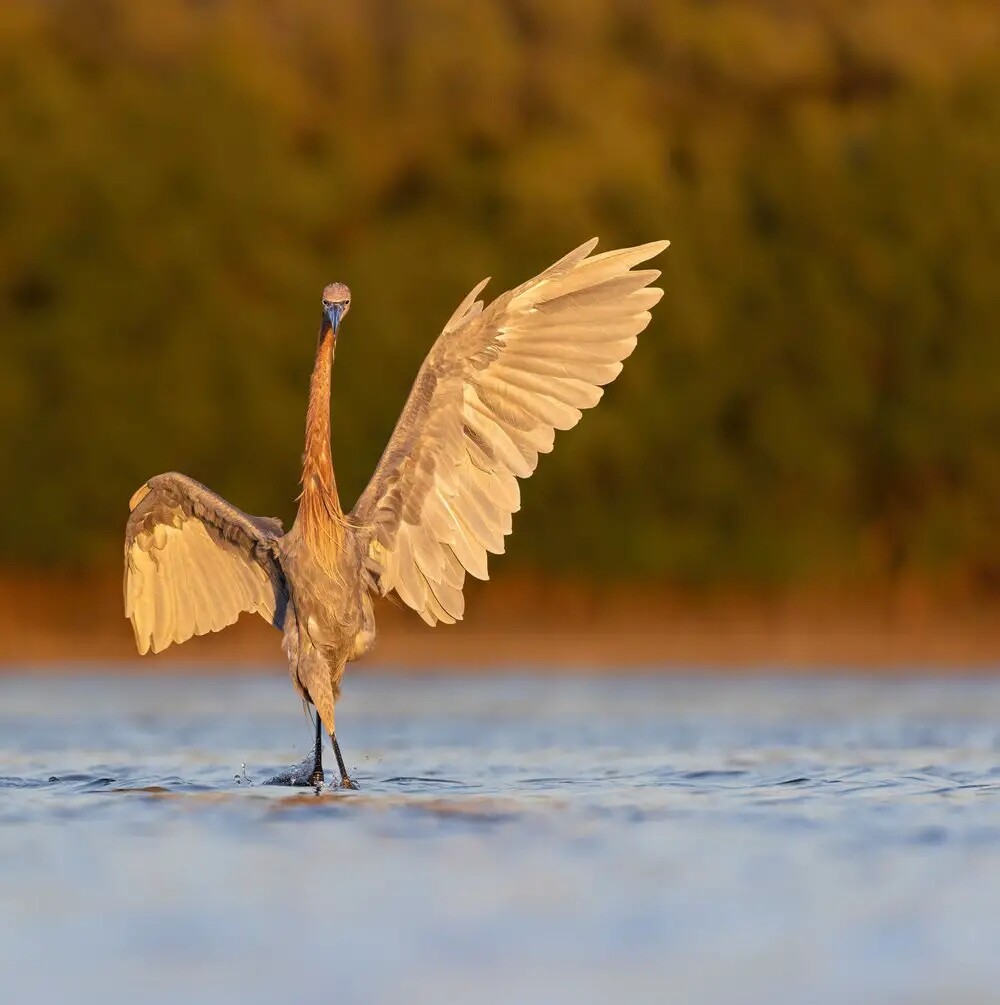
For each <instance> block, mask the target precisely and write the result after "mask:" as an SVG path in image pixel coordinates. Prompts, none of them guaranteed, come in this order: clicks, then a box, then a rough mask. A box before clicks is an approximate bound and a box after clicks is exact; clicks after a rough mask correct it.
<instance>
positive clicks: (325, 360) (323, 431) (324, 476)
mask: <svg viewBox="0 0 1000 1005" xmlns="http://www.w3.org/2000/svg"><path fill="white" fill-rule="evenodd" d="M335 344H336V336H335V335H334V334H333V330H332V329H331V328H330V324H329V322H328V321H327V320H326V319H325V318H324V320H323V326H322V327H321V328H320V331H319V342H318V344H317V346H316V364H315V366H314V367H313V372H312V380H311V381H310V383H309V408H308V411H307V412H306V449H305V455H304V457H303V461H302V495H301V496H300V498H299V514H298V518H297V521H296V522H298V520H301V521H302V525H303V529H304V530H305V531H306V533H307V534H309V535H310V536H311V537H313V538H315V539H317V540H319V539H320V538H321V537H322V538H325V539H328V538H329V537H330V535H331V534H332V535H333V537H334V538H335V539H336V538H337V537H339V534H340V527H341V520H342V518H343V515H344V511H343V510H342V509H341V508H340V497H339V496H338V495H337V483H336V480H335V479H334V476H333V459H332V458H331V456H330V371H331V369H332V368H333V352H334V347H335Z"/></svg>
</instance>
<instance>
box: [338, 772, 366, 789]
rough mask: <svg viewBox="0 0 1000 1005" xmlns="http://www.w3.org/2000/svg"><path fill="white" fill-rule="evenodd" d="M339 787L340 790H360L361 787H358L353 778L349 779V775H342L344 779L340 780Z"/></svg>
mask: <svg viewBox="0 0 1000 1005" xmlns="http://www.w3.org/2000/svg"><path fill="white" fill-rule="evenodd" d="M340 787H341V788H342V789H360V788H361V786H360V785H358V783H357V782H356V781H355V780H354V779H353V778H351V776H350V775H344V777H343V778H341V780H340Z"/></svg>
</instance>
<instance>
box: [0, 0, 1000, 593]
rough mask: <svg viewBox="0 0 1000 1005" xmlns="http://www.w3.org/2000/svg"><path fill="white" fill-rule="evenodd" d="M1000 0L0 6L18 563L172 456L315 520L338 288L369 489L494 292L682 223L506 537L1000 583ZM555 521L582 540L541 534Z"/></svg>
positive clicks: (766, 577)
mask: <svg viewBox="0 0 1000 1005" xmlns="http://www.w3.org/2000/svg"><path fill="white" fill-rule="evenodd" d="M998 43H1000V18H998V17H997V7H996V3H995V0H950V2H948V3H941V2H940V0H866V2H858V0H758V2H756V3H745V2H724V0H716V2H706V0H676V2H663V0H661V2H658V3H650V2H649V0H493V2H488V3H487V2H478V0H477V2H475V3H469V2H467V0H421V2H408V0H354V2H347V0H338V2H336V3H331V2H329V0H296V2H295V3H287V4H272V3H266V2H263V0H261V2H242V0H155V2H152V0H148V2H147V0H76V2H72V0H64V2H59V0H47V2H46V0H4V3H3V4H2V6H0V333H2V347H3V365H2V366H0V445H2V452H0V489H2V491H0V525H2V526H3V527H4V531H3V535H2V537H0V561H2V562H5V563H7V564H22V563H31V564H53V565H65V564H85V565H93V564H97V565H105V564H113V563H117V561H118V555H119V552H118V548H119V540H120V533H121V529H122V525H123V522H124V519H125V514H126V502H127V500H128V497H129V495H130V494H131V492H132V491H133V490H134V489H135V488H136V487H137V486H138V485H139V484H140V483H141V482H142V480H143V479H144V478H146V477H147V476H148V475H151V474H153V473H155V472H157V471H160V470H165V469H174V468H176V469H180V470H183V471H186V472H188V473H190V474H192V475H194V476H195V477H197V478H200V479H202V480H203V481H205V482H207V483H208V484H210V485H211V486H212V487H213V488H215V489H217V490H218V491H220V492H222V493H224V494H225V495H227V496H228V497H229V498H231V499H232V500H233V501H234V502H236V503H237V504H239V505H241V506H243V507H244V508H246V509H248V510H249V511H251V512H257V513H269V514H276V515H279V516H282V517H283V518H284V519H285V520H286V523H287V521H288V520H289V519H290V517H291V515H292V514H293V513H294V497H295V495H296V493H297V485H296V483H297V478H298V474H299V462H300V456H301V442H302V426H303V417H304V407H305V396H306V389H307V383H308V374H309V371H310V367H311V363H312V353H313V349H314V338H315V330H316V326H317V323H318V320H319V293H320V290H321V288H322V286H323V285H324V284H325V283H326V282H328V281H330V280H332V279H341V280H345V281H347V282H348V283H350V284H351V286H352V288H353V290H354V294H355V306H354V309H353V311H352V316H351V318H350V320H349V322H348V324H347V326H346V327H345V329H344V337H343V338H342V339H341V342H340V345H339V347H338V365H337V367H336V369H335V373H334V404H333V409H334V432H333V439H334V456H335V458H336V463H337V470H338V480H339V483H340V487H341V494H342V496H343V497H344V500H345V502H347V503H349V502H350V501H352V500H353V498H354V496H355V495H356V494H357V492H359V491H360V489H361V487H362V486H363V484H364V482H365V479H366V478H367V476H368V474H369V473H370V472H371V470H372V468H373V467H374V464H375V461H376V460H377V458H378V455H379V453H380V452H381V449H382V447H383V445H384V443H385V440H386V439H387V437H388V435H389V432H390V430H391V428H392V425H393V423H394V422H395V419H396V416H397V414H398V411H399V408H400V407H401V405H402V402H403V400H404V396H405V394H406V392H407V390H408V388H409V384H410V381H411V380H412V378H413V376H414V374H415V372H416V368H417V366H418V364H419V362H420V359H421V358H422V356H423V353H424V352H425V351H426V349H427V348H428V347H429V345H430V343H431V341H432V339H433V338H434V337H435V335H436V334H437V332H438V331H439V329H440V326H441V324H442V323H443V321H444V320H445V319H446V318H447V317H448V316H449V314H450V313H451V311H452V310H453V309H454V307H455V306H456V305H457V303H458V301H459V300H460V299H461V298H462V296H463V295H464V294H465V293H466V292H467V290H468V289H469V288H470V287H471V286H472V285H473V284H474V283H475V282H476V281H477V280H479V279H480V278H481V277H482V276H484V275H487V274H492V275H493V276H494V280H493V283H492V284H491V287H490V290H491V291H492V292H493V293H494V294H496V293H499V292H500V291H502V290H504V289H507V288H509V287H510V286H511V285H513V284H516V283H518V282H520V281H521V280H523V279H525V278H527V277H528V276H530V275H533V274H534V273H535V272H537V271H539V270H540V269H541V268H542V267H544V266H545V265H547V264H548V263H549V262H550V261H552V260H554V259H555V258H556V257H558V256H560V255H562V254H563V253H564V252H565V251H567V250H568V249H570V248H572V247H574V246H575V245H577V244H579V243H581V242H582V241H583V240H585V239H586V238H588V237H590V236H592V235H593V234H599V235H600V236H601V237H602V244H603V247H605V248H607V247H612V246H615V245H619V244H622V243H627V242H641V241H647V240H652V239H655V238H659V237H664V236H666V237H669V238H671V239H672V241H673V247H672V248H671V249H670V250H669V251H668V252H667V253H666V254H665V255H664V256H663V258H662V259H661V261H660V263H659V264H660V266H661V267H662V268H663V269H664V278H663V284H664V285H665V288H666V296H665V298H664V300H663V302H662V303H661V305H660V306H659V307H658V308H657V309H656V311H655V312H654V320H653V324H652V325H651V326H650V328H649V329H648V331H647V332H646V334H645V336H644V337H643V339H642V340H641V341H640V345H639V348H638V349H637V351H636V353H635V355H634V356H633V358H632V359H631V360H630V363H629V365H627V366H626V368H625V371H624V374H623V375H622V377H621V379H620V380H619V382H618V383H617V384H615V385H614V386H613V387H612V388H611V389H610V390H609V392H608V394H607V397H606V401H605V403H604V405H602V407H600V408H598V409H597V410H596V411H595V412H594V413H590V414H588V415H587V416H586V417H585V419H584V421H583V423H582V424H581V426H580V428H579V429H578V430H576V431H574V432H572V433H569V434H566V435H565V436H564V437H563V438H562V441H561V442H560V443H559V444H558V446H557V449H556V451H555V453H554V454H553V455H552V456H551V457H549V458H543V461H542V464H541V465H540V467H539V472H538V474H537V475H536V476H535V478H534V479H532V481H531V483H529V484H528V485H526V486H525V491H524V493H523V495H524V501H525V504H524V510H523V512H522V514H521V515H520V516H519V517H518V518H517V519H516V523H515V528H516V531H517V532H516V533H515V535H514V537H513V539H511V542H510V549H509V550H510V552H511V554H512V557H511V558H510V559H508V560H507V561H506V563H505V567H506V568H512V567H515V566H517V565H521V566H533V567H534V566H537V567H546V568H554V569H562V570H579V571H584V572H587V573H589V574H592V575H603V574H608V573H610V574H621V575H625V574H640V575H652V576H659V577H663V578H666V579H670V580H672V581H674V582H679V583H687V584H713V583H740V582H743V583H751V584H762V583H779V584H780V583H787V582H796V581H806V580H809V581H815V580H822V579H823V578H824V577H841V578H843V577H846V578H847V579H850V580H853V579H857V580H865V579H872V578H879V577H884V576H886V575H896V574H898V573H901V572H902V573H909V572H913V573H917V574H920V575H928V576H935V575H938V574H947V575H954V574H956V573H957V574H958V575H960V576H962V577H970V578H971V579H973V580H974V581H976V582H978V583H982V584H989V583H994V584H995V583H996V582H997V580H998V579H1000V535H998V533H997V532H996V530H995V525H996V521H997V518H998V516H1000V330H998V321H1000V310H998V307H1000V281H998V278H997V277H998V270H997V258H998V252H1000V167H998V165H1000V44H998ZM556 530H557V531H558V533H553V531H556Z"/></svg>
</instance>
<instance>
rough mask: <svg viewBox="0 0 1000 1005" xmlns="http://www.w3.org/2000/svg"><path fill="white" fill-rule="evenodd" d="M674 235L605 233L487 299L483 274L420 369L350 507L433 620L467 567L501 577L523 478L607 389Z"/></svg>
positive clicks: (410, 600) (381, 573) (384, 569)
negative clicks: (624, 242)
mask: <svg viewBox="0 0 1000 1005" xmlns="http://www.w3.org/2000/svg"><path fill="white" fill-rule="evenodd" d="M667 243H668V242H666V241H657V242H653V243H651V244H644V245H641V246H639V247H635V248H621V249H616V250H613V251H608V252H603V253H602V254H598V255H593V254H591V252H593V250H594V248H595V247H596V245H597V240H596V238H595V239H594V240H591V241H588V242H587V243H586V244H583V245H581V246H580V247H579V248H575V249H574V250H573V251H571V252H570V253H569V254H568V255H565V256H564V257H563V258H561V259H560V260H559V261H558V262H556V263H554V264H553V265H551V266H549V268H547V269H546V270H545V271H544V272H542V273H540V274H539V275H538V276H536V277H535V278H534V279H531V280H529V281H528V282H526V283H523V284H522V285H521V286H519V287H517V288H516V289H514V290H511V291H510V292H508V293H505V294H502V295H501V296H500V297H498V298H497V299H496V300H494V301H493V302H492V303H491V304H489V305H488V306H486V307H484V306H483V303H482V301H481V300H478V299H477V297H478V296H479V294H480V292H481V291H482V289H483V287H484V286H485V282H484V283H480V284H479V285H478V286H476V287H475V289H473V290H472V291H471V292H470V293H469V295H468V296H467V297H466V298H465V300H464V301H463V302H462V303H461V304H460V305H459V307H458V309H457V310H456V311H455V313H454V314H453V315H452V317H451V318H450V320H449V321H448V323H447V324H446V325H445V327H444V330H443V332H442V334H441V335H440V336H439V338H438V340H437V341H436V342H435V343H434V346H433V347H432V348H431V351H430V352H429V353H428V355H427V358H426V359H425V360H424V363H423V365H422V366H421V368H420V371H419V373H418V374H417V379H416V381H415V382H414V385H413V389H412V391H411V392H410V396H409V398H408V399H407V402H406V405H405V406H404V408H403V411H402V414H401V415H400V418H399V421H398V422H397V424H396V428H395V430H394V431H393V434H392V437H391V438H390V440H389V443H388V445H387V446H386V449H385V452H384V453H383V454H382V458H381V460H380V461H379V464H378V467H377V468H376V470H375V474H374V475H373V477H372V480H371V481H370V482H369V484H368V487H367V488H366V489H365V491H364V492H363V493H362V495H361V498H360V499H359V500H358V503H357V505H356V506H355V507H354V510H353V512H352V514H351V516H352V518H353V521H354V522H355V524H356V525H357V526H358V528H359V532H360V533H361V534H362V535H363V536H364V539H365V540H366V541H367V546H366V547H367V559H366V568H367V569H368V570H369V572H370V573H371V576H372V584H373V586H374V588H377V589H378V590H379V591H380V592H381V593H382V594H386V593H388V592H389V591H390V590H395V591H396V592H397V593H398V594H399V596H400V598H401V599H402V600H403V601H404V603H406V604H407V605H409V606H410V607H412V608H413V609H414V610H416V611H417V613H419V614H420V616H421V617H422V618H423V619H424V620H425V621H427V622H428V623H429V624H432V625H433V624H436V623H437V622H438V621H444V622H448V623H450V622H453V621H457V620H459V619H460V618H461V617H462V615H463V613H464V606H465V605H464V599H463V596H462V587H463V585H464V582H465V576H466V574H467V573H468V574H470V575H473V576H476V577H477V578H479V579H486V578H487V577H488V569H487V553H493V554H501V553H502V552H503V550H504V537H505V535H507V534H509V533H510V530H511V516H512V514H513V513H515V512H517V510H518V509H519V508H520V489H519V486H518V483H517V479H518V478H527V477H528V476H529V475H530V474H531V473H532V472H533V471H534V470H535V467H536V465H537V464H538V456H539V454H542V453H548V452H549V451H550V450H552V448H553V445H554V442H555V432H556V430H564V429H571V428H572V427H573V426H575V425H576V424H577V422H579V421H580V417H581V415H582V411H583V410H584V409H587V408H592V407H593V406H594V405H596V404H597V402H598V401H600V399H601V396H602V394H603V390H602V388H603V386H604V385H606V384H609V383H610V382H611V381H613V380H614V379H615V378H616V377H617V376H618V374H619V373H620V372H621V369H622V360H624V359H625V358H626V357H627V356H628V355H629V354H630V353H631V352H632V350H633V349H634V348H635V346H636V342H637V336H638V335H639V333H640V332H641V331H642V330H643V329H644V328H645V327H646V326H647V325H648V324H649V320H650V315H649V311H650V309H651V308H652V307H653V306H654V305H655V304H656V303H657V302H658V301H659V300H660V298H661V297H662V296H663V291H662V290H660V289H658V288H656V287H653V286H651V285H650V284H651V283H652V282H654V281H655V280H656V279H657V278H658V277H659V275H660V273H659V272H658V271H656V270H652V269H644V270H638V271H636V270H634V269H633V266H636V265H639V264H640V263H642V262H645V261H647V260H648V259H650V258H653V257H655V256H656V255H658V254H660V253H661V252H662V251H663V250H664V249H665V248H666V247H667Z"/></svg>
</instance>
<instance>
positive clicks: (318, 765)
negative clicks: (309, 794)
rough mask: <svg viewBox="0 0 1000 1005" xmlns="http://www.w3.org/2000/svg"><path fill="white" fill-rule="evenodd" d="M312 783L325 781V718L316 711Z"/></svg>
mask: <svg viewBox="0 0 1000 1005" xmlns="http://www.w3.org/2000/svg"><path fill="white" fill-rule="evenodd" d="M309 782H310V784H312V785H316V786H320V785H322V784H323V782H324V778H323V720H322V719H320V717H319V712H317V713H316V744H315V746H314V747H313V770H312V775H310V776H309Z"/></svg>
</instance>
